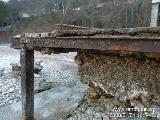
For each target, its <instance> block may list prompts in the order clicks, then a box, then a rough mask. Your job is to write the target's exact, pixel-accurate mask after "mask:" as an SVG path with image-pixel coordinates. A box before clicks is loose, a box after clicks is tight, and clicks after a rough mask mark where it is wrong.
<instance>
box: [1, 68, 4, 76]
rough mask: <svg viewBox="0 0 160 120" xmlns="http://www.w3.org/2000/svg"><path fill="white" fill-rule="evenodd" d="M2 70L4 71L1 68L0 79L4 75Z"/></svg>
mask: <svg viewBox="0 0 160 120" xmlns="http://www.w3.org/2000/svg"><path fill="white" fill-rule="evenodd" d="M4 70H5V69H3V68H2V69H0V77H2V76H3V74H4Z"/></svg>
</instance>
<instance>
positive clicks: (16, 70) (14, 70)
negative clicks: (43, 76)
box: [11, 61, 43, 77]
mask: <svg viewBox="0 0 160 120" xmlns="http://www.w3.org/2000/svg"><path fill="white" fill-rule="evenodd" d="M41 63H42V61H39V62H36V63H35V65H34V66H35V67H34V73H35V74H39V72H40V71H41V70H42V69H43V66H42V65H41ZM11 66H12V73H13V75H14V76H15V77H18V76H20V75H21V65H20V63H15V64H11Z"/></svg>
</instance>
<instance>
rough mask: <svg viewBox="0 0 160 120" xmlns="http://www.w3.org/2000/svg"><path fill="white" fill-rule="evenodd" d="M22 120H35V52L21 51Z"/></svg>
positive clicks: (23, 49) (24, 49)
mask: <svg viewBox="0 0 160 120" xmlns="http://www.w3.org/2000/svg"><path fill="white" fill-rule="evenodd" d="M20 61H21V96H22V98H21V99H22V120H34V50H28V49H26V48H22V49H21V56H20Z"/></svg>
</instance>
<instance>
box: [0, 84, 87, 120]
mask: <svg viewBox="0 0 160 120" xmlns="http://www.w3.org/2000/svg"><path fill="white" fill-rule="evenodd" d="M86 90H87V87H86V86H85V85H83V84H82V85H80V84H79V85H76V86H74V87H73V88H60V89H51V90H48V91H45V92H43V93H40V94H37V95H35V119H36V120H64V119H65V117H66V116H67V115H68V114H70V113H71V112H72V111H73V110H74V109H75V108H76V107H77V106H78V103H79V102H80V100H81V99H82V97H83V95H84V93H85V91H86ZM21 115H22V110H21V102H18V103H15V104H12V105H9V106H6V107H3V108H1V109H0V116H1V117H0V120H20V119H21Z"/></svg>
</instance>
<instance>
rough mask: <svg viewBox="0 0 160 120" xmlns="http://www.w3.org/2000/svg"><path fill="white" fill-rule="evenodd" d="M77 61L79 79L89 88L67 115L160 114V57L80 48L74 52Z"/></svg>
mask: <svg viewBox="0 0 160 120" xmlns="http://www.w3.org/2000/svg"><path fill="white" fill-rule="evenodd" d="M76 62H77V63H78V65H79V75H80V77H81V81H83V82H84V83H86V84H88V85H89V86H90V89H89V90H88V92H87V94H86V96H85V97H84V100H83V101H82V102H81V103H80V105H79V107H78V108H77V109H76V110H75V111H74V112H73V113H72V115H71V116H69V119H72V118H78V119H83V120H85V119H86V120H88V119H92V118H93V119H97V120H109V119H110V120H112V119H117V120H120V119H124V118H123V117H128V118H130V117H132V118H133V119H134V118H135V117H137V118H140V119H143V120H145V119H149V120H151V119H153V120H156V119H158V118H160V114H159V113H160V112H159V110H160V61H159V60H155V59H150V58H146V57H138V58H137V57H135V56H134V57H133V56H129V57H127V56H123V57H121V56H117V55H116V56H115V55H105V54H99V53H98V54H97V53H89V52H86V51H82V52H79V53H78V55H77V56H76ZM129 108H138V109H136V110H135V109H131V110H128V109H129ZM146 108H147V110H148V111H147V112H146V111H145V110H146ZM115 109H117V110H118V111H119V110H121V112H117V111H116V112H115ZM113 113H121V114H118V115H117V114H113ZM119 115H121V116H119ZM118 116H119V118H118ZM147 116H152V117H154V118H152V117H147ZM115 117H116V118H115Z"/></svg>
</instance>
